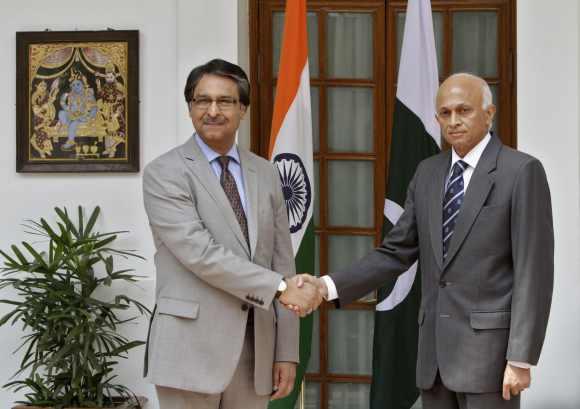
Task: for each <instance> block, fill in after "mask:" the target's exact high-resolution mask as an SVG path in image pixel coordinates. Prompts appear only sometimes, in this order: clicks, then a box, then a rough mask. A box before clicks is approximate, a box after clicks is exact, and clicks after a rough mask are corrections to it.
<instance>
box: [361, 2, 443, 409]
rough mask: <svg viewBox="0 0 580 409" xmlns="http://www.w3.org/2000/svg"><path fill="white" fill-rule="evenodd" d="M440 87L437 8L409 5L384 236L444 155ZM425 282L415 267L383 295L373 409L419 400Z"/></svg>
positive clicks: (396, 408) (401, 408)
mask: <svg viewBox="0 0 580 409" xmlns="http://www.w3.org/2000/svg"><path fill="white" fill-rule="evenodd" d="M438 87H439V78H438V73H437V54H436V52H435V37H434V34H433V18H432V14H431V4H430V1H429V0H409V2H408V3H407V13H406V18H405V31H404V37H403V45H402V49H401V61H400V64H399V76H398V80H397V99H396V101H395V111H394V120H393V134H392V138H391V151H390V152H391V154H390V161H389V177H388V180H387V197H386V198H385V208H384V216H385V218H384V228H383V231H384V233H387V232H388V231H389V230H390V229H391V227H392V226H393V225H394V224H395V223H396V222H397V220H398V219H399V217H400V216H401V214H402V213H403V205H404V203H405V196H406V191H407V187H408V185H409V182H410V181H411V179H412V177H413V175H414V173H415V169H416V168H417V165H418V164H419V162H421V161H422V160H423V159H425V158H427V157H428V156H431V155H434V154H435V153H437V152H439V150H440V132H439V126H438V124H437V122H436V120H435V97H436V94H437V88H438ZM420 281H421V280H420V273H419V272H418V271H417V264H416V263H415V265H414V266H413V267H412V268H411V269H409V271H407V272H406V273H404V274H403V275H402V276H400V277H399V279H398V280H397V282H396V284H395V286H394V288H383V289H381V290H379V293H378V297H377V298H378V303H377V307H376V312H375V331H374V346H373V381H372V384H371V404H370V408H371V409H386V408H390V409H409V408H411V407H412V406H413V405H414V404H415V402H416V401H417V398H418V396H419V391H418V390H417V388H416V387H415V367H416V360H417V337H418V326H417V315H418V311H419V305H420V301H421V283H420Z"/></svg>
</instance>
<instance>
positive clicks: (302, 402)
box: [299, 378, 306, 409]
mask: <svg viewBox="0 0 580 409" xmlns="http://www.w3.org/2000/svg"><path fill="white" fill-rule="evenodd" d="M305 386H306V385H305V384H304V378H302V383H301V384H300V406H299V408H300V409H305V396H304V395H305V391H304V388H305Z"/></svg>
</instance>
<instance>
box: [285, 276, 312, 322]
mask: <svg viewBox="0 0 580 409" xmlns="http://www.w3.org/2000/svg"><path fill="white" fill-rule="evenodd" d="M299 277H301V276H295V277H292V278H290V279H286V284H287V286H288V287H287V288H286V290H285V291H284V292H282V294H281V295H280V298H279V300H280V302H281V303H282V304H284V305H285V306H286V307H287V308H289V309H291V310H292V311H294V312H296V313H297V314H298V315H300V316H301V317H305V316H307V315H308V314H310V313H311V312H312V311H313V310H315V309H316V308H318V306H319V305H320V303H321V302H322V294H321V293H320V291H319V290H318V287H317V286H316V285H315V284H314V283H312V282H305V280H302V279H300V278H299ZM298 284H300V286H299V285H298Z"/></svg>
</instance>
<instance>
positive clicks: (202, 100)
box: [191, 97, 239, 111]
mask: <svg viewBox="0 0 580 409" xmlns="http://www.w3.org/2000/svg"><path fill="white" fill-rule="evenodd" d="M214 102H215V103H216V105H217V107H218V109H219V110H220V111H229V110H231V109H233V108H234V107H235V106H236V105H237V104H238V102H239V101H238V100H237V99H235V98H229V97H220V98H217V99H211V98H208V97H198V98H196V97H194V98H193V99H192V100H191V103H192V104H193V106H194V108H196V109H199V110H200V111H205V110H207V109H209V107H210V106H211V105H212V104H213V103H214Z"/></svg>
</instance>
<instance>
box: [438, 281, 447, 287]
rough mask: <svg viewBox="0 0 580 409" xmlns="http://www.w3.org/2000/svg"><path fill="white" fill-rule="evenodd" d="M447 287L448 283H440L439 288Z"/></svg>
mask: <svg viewBox="0 0 580 409" xmlns="http://www.w3.org/2000/svg"><path fill="white" fill-rule="evenodd" d="M446 286H447V283H446V282H445V281H439V287H441V288H445V287H446Z"/></svg>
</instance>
